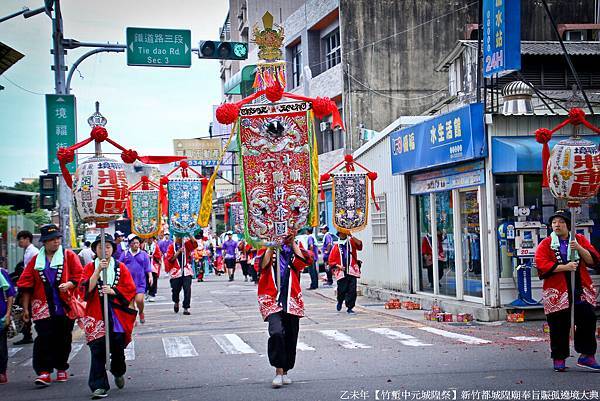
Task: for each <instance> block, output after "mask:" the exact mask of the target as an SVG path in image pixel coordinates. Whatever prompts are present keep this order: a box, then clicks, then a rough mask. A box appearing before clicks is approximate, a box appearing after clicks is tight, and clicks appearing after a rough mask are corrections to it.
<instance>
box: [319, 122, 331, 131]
mask: <svg viewBox="0 0 600 401" xmlns="http://www.w3.org/2000/svg"><path fill="white" fill-rule="evenodd" d="M330 126H331V123H330V122H328V121H323V122H321V124H319V128H321V132H323V131H327V129H329V127H330Z"/></svg>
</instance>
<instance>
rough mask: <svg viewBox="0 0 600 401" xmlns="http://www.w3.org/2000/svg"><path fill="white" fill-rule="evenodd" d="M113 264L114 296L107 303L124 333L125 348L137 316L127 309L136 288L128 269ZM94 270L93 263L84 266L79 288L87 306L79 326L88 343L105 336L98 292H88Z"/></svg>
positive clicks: (117, 263)
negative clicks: (83, 292) (114, 269)
mask: <svg viewBox="0 0 600 401" xmlns="http://www.w3.org/2000/svg"><path fill="white" fill-rule="evenodd" d="M115 263H116V265H115V268H116V271H115V283H114V285H113V286H112V289H113V290H114V291H115V293H116V295H109V296H108V302H109V303H110V305H111V307H112V309H113V311H114V313H115V315H116V317H117V319H119V323H121V326H122V327H123V330H124V331H125V346H127V344H129V342H130V341H131V334H132V332H133V326H134V324H135V318H136V316H137V312H136V311H135V310H134V309H130V308H129V303H130V302H131V300H133V298H134V297H135V290H136V287H135V283H134V282H133V279H132V278H131V273H129V269H127V267H126V266H125V265H124V264H123V263H121V262H118V261H116V260H115ZM94 269H95V265H94V263H93V262H92V263H88V264H87V265H85V268H84V271H83V282H82V283H81V288H82V290H83V291H85V294H84V299H85V300H86V301H87V304H86V307H85V316H84V317H83V318H81V319H80V325H81V326H82V328H83V330H84V332H85V339H86V341H87V342H88V343H89V342H90V341H93V340H96V339H98V338H101V337H104V336H105V335H106V328H105V326H104V313H103V311H104V310H103V307H104V305H103V301H102V299H101V298H100V293H99V290H98V288H95V289H94V290H93V291H91V292H88V287H89V280H90V277H92V274H93V273H94ZM100 277H102V275H100Z"/></svg>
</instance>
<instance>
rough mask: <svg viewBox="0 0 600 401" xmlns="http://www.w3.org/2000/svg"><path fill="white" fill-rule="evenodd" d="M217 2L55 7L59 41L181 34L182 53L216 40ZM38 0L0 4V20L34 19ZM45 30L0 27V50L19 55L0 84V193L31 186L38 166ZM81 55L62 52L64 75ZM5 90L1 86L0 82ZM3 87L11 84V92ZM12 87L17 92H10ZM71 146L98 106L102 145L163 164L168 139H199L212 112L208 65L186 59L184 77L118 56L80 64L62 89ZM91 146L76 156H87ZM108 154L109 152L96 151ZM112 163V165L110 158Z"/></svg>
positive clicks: (222, 4)
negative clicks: (71, 125) (148, 32)
mask: <svg viewBox="0 0 600 401" xmlns="http://www.w3.org/2000/svg"><path fill="white" fill-rule="evenodd" d="M228 3H229V2H228V1H226V0H171V1H167V0H144V1H133V0H121V1H116V0H103V1H101V2H97V1H81V0H61V8H62V15H63V24H64V32H65V35H64V36H65V38H68V39H76V40H79V41H81V42H94V43H97V42H101V43H106V42H110V43H121V44H124V43H125V29H126V27H128V26H131V27H147V28H172V29H190V30H191V31H192V46H193V47H198V41H199V40H207V39H212V40H218V38H219V28H220V27H221V26H222V25H223V22H224V21H225V17H226V15H227V12H228ZM43 4H44V2H43V0H32V1H30V0H17V1H15V0H2V1H1V2H0V16H6V15H9V14H11V13H13V12H16V11H19V10H21V9H22V8H23V7H24V6H26V7H29V8H30V9H35V8H38V7H41V6H43ZM51 36H52V23H51V20H50V18H48V16H46V15H45V14H43V13H42V14H39V15H36V16H34V17H31V18H28V19H24V18H23V17H22V16H19V17H15V18H13V19H11V20H8V21H5V22H3V23H0V42H3V43H5V44H6V45H8V46H10V47H12V48H13V49H16V50H18V51H19V52H21V53H22V54H24V55H25V57H24V58H22V59H21V60H20V61H19V62H17V63H16V64H15V65H13V66H12V67H11V68H10V69H8V70H7V71H6V72H5V73H4V74H2V75H0V85H2V86H4V87H5V89H4V90H2V91H0V185H3V186H4V185H6V186H11V185H13V184H14V183H15V182H18V181H21V179H22V178H30V177H37V176H39V175H40V174H41V172H40V170H42V169H46V168H47V166H48V159H47V143H46V114H45V98H44V94H47V93H54V74H53V71H51V69H50V66H51V64H52V62H53V61H52V55H51V54H50V49H51V48H52V37H51ZM89 50H91V49H89V48H80V49H75V50H69V52H68V55H67V59H66V60H67V65H71V64H72V63H74V62H75V61H76V60H77V58H79V56H81V55H82V54H84V53H86V52H87V51H89ZM9 80H10V81H9ZM11 81H12V82H11ZM17 85H18V86H20V87H21V88H19V87H17ZM71 93H72V94H74V95H75V96H76V99H77V100H76V101H77V114H78V115H77V135H78V141H81V140H82V139H85V138H87V137H88V136H89V132H90V127H89V125H88V124H87V118H88V117H89V116H90V115H91V114H92V113H93V112H94V103H95V102H96V101H99V102H100V112H101V113H102V114H103V115H104V116H105V117H106V118H107V119H108V124H107V126H106V129H107V130H108V133H109V136H110V137H111V138H112V139H114V140H115V141H117V142H118V143H120V144H121V145H122V146H124V147H125V148H134V149H136V150H137V151H138V153H139V154H140V155H170V154H173V139H175V138H194V137H201V136H205V135H207V134H208V126H209V123H210V122H211V121H212V105H213V104H219V103H220V99H221V81H220V78H219V62H218V60H201V59H198V58H197V56H196V55H195V54H192V67H191V68H158V67H156V68H155V67H129V66H127V61H126V55H125V53H100V54H97V55H94V56H91V57H89V58H88V59H86V60H85V61H83V63H81V64H80V66H79V68H78V71H76V72H75V73H74V76H73V79H72V81H71ZM92 147H93V145H88V147H85V148H83V151H84V152H91V151H92ZM104 147H105V150H106V151H111V150H112V149H111V148H110V147H111V145H108V144H106V145H104ZM112 157H117V158H118V156H117V155H115V156H112Z"/></svg>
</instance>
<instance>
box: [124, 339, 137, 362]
mask: <svg viewBox="0 0 600 401" xmlns="http://www.w3.org/2000/svg"><path fill="white" fill-rule="evenodd" d="M125 360H126V361H134V360H135V344H134V342H133V340H131V342H130V343H129V344H128V345H127V348H125Z"/></svg>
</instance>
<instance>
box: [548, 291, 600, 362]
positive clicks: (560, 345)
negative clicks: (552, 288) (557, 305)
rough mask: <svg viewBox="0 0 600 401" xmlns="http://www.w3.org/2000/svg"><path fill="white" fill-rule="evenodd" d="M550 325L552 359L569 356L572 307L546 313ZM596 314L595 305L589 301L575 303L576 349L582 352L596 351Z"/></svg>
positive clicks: (589, 353) (590, 352) (592, 352)
mask: <svg viewBox="0 0 600 401" xmlns="http://www.w3.org/2000/svg"><path fill="white" fill-rule="evenodd" d="M546 319H547V320H548V326H550V351H551V357H552V359H567V358H568V357H569V332H570V330H571V309H564V310H561V311H558V312H554V313H550V314H548V315H546ZM596 347H597V344H596V314H595V313H594V307H593V306H592V305H590V304H588V303H587V302H584V303H581V304H575V351H577V352H579V353H580V354H586V355H594V354H595V353H596Z"/></svg>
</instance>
